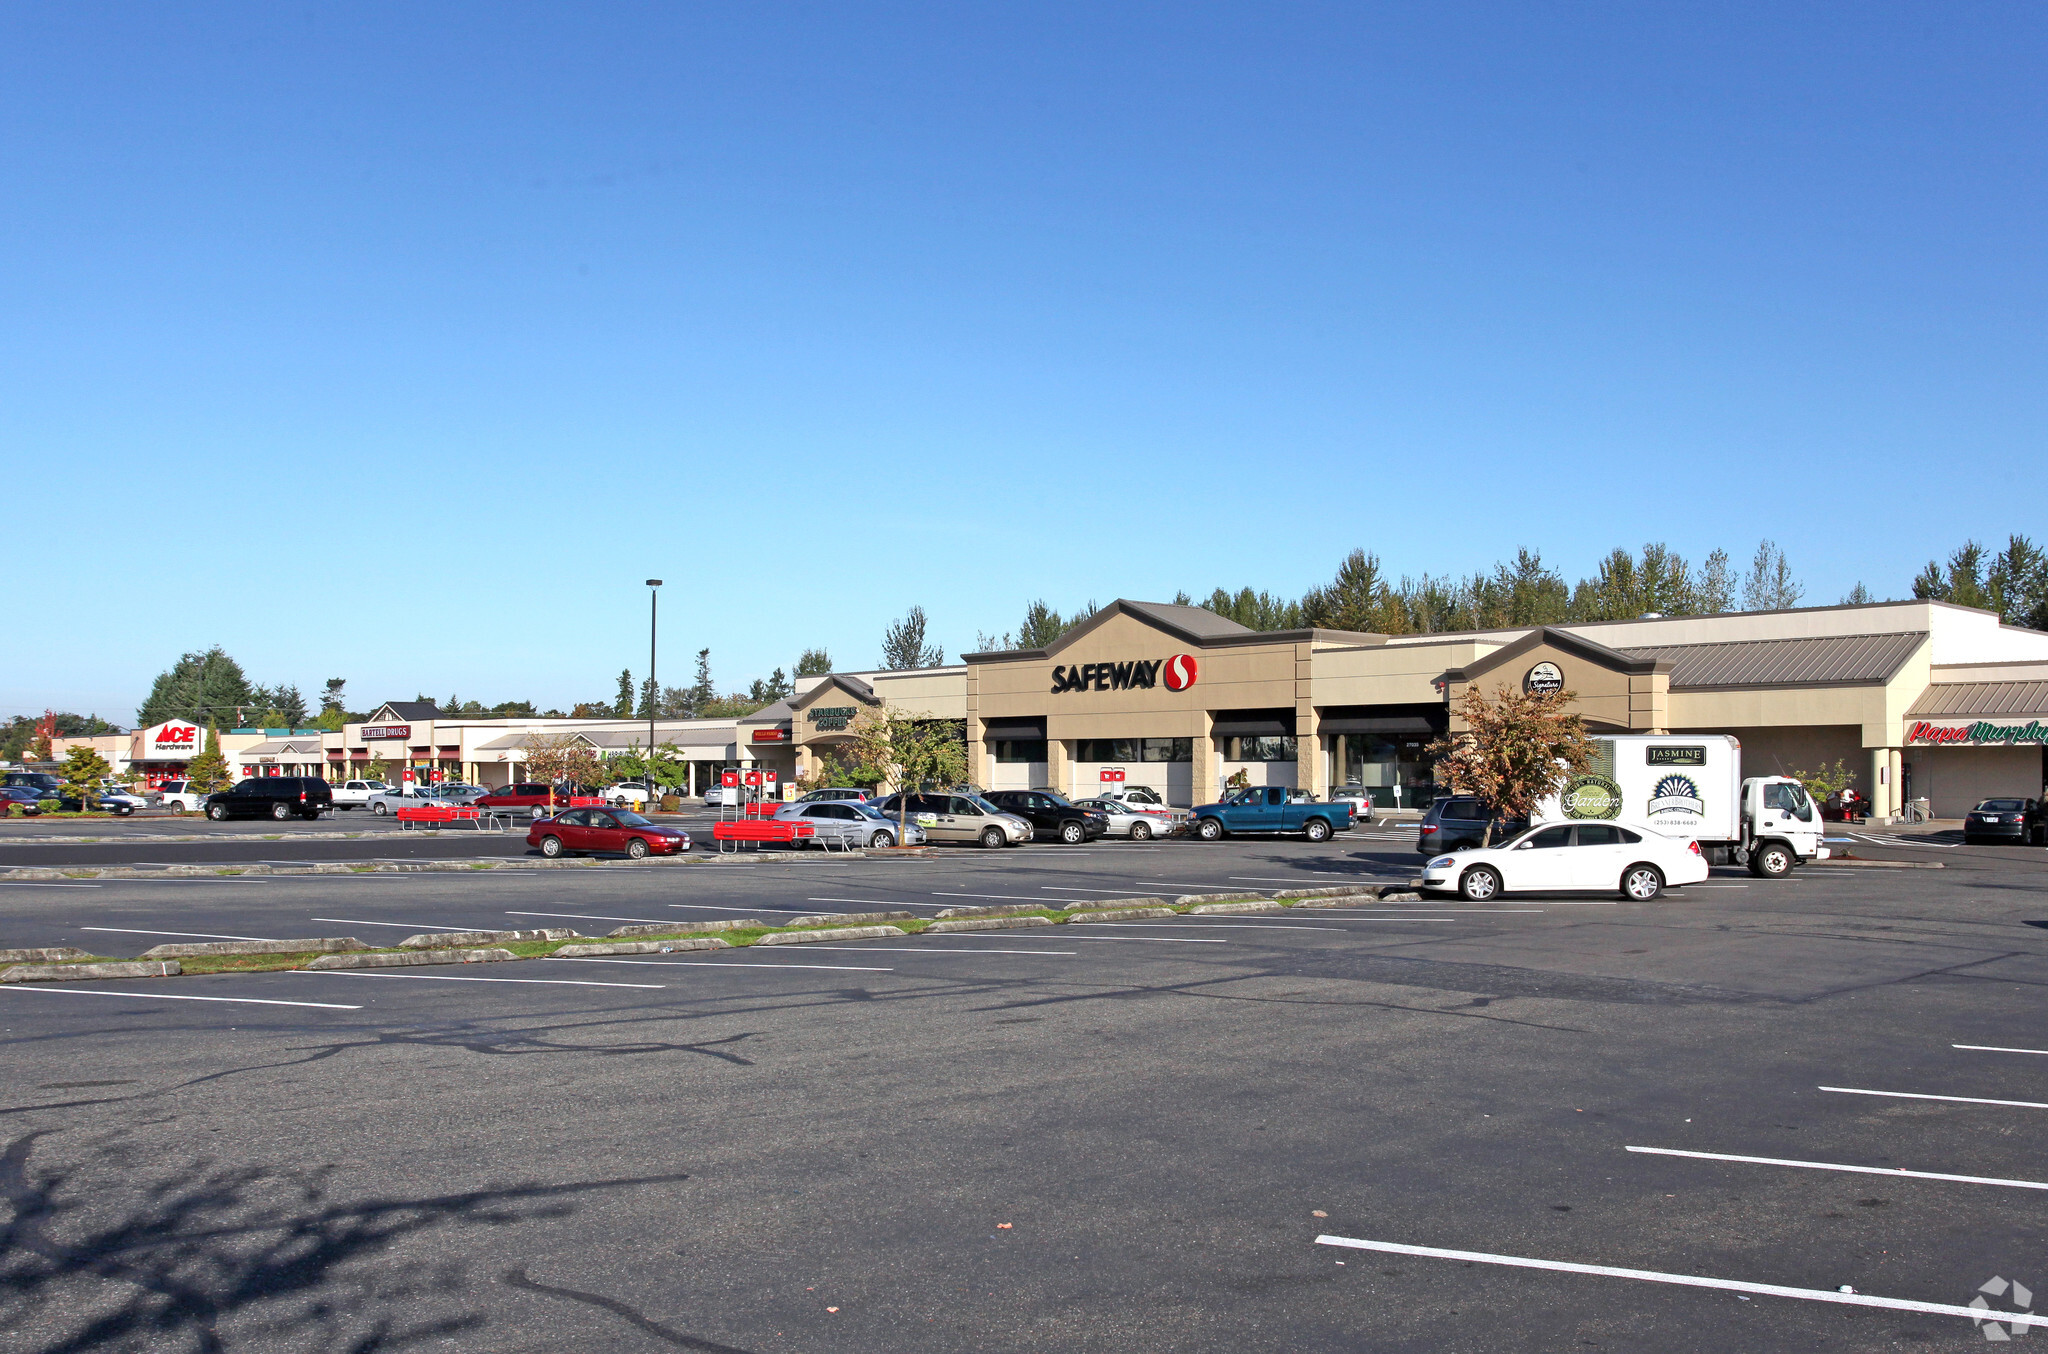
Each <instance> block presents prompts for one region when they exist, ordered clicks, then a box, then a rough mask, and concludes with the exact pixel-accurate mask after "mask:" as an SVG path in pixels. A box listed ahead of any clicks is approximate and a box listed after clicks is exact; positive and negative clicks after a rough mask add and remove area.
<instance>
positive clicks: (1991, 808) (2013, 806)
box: [1977, 799, 2027, 813]
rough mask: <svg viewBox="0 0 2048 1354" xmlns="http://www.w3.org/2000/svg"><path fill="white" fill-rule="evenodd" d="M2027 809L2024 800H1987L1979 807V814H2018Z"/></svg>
mask: <svg viewBox="0 0 2048 1354" xmlns="http://www.w3.org/2000/svg"><path fill="white" fill-rule="evenodd" d="M2026 807H2027V803H2026V801H2025V800H2023V799H1987V800H1985V801H1984V802H1983V803H1982V804H1979V805H1978V806H1977V812H1979V813H2018V812H2020V810H2022V809H2024V808H2026Z"/></svg>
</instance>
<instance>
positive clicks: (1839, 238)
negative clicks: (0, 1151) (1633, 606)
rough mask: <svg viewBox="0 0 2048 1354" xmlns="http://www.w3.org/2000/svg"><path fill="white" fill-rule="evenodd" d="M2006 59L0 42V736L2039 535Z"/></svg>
mask: <svg viewBox="0 0 2048 1354" xmlns="http://www.w3.org/2000/svg"><path fill="white" fill-rule="evenodd" d="M2044 58H2048V10H2044V9H2043V8H2041V7H2040V6H2038V5H2026V4H2003V5H2001V4H1955V5H1940V6H1927V5H1919V4H1916V5H1903V4H1881V3H1880V4H1873V3H1855V4H1838V5H1826V4H1801V5H1785V4H1735V3H1711V4H1697V5H1684V4H1658V5H1640V4H1630V5H1612V6H1603V5H1598V4H1569V5H1565V4H1553V5H1544V4H1530V3H1515V4H1499V5H1473V4H1465V5H1460V4H1454V3H1429V4H1419V3H1418V4H1412V5H1405V6H1376V5H1367V4H1343V5H1329V6H1317V5H1312V4H1271V3H1256V4H1244V5H1225V4H1209V5H1199V6H1187V5H1166V4H1160V5H1152V6H1141V5H1133V4H1117V3H1103V2H1102V0H1093V2H1091V3H1088V4H1077V5H1066V6H1062V5H1059V4H1054V3H1046V2H1045V0H1037V2H1036V3H1031V4H1019V5H1009V6H1005V5H999V4H974V5H958V4H947V5H907V4H906V5H884V4H868V5H855V4H837V5H803V4H762V3H747V4H730V5H690V4H677V3H663V4H644V5H636V4H630V3H609V4H602V5H548V6H521V5H518V4H506V3H493V4H489V5H484V4H475V5H457V4H433V3H418V2H417V0H409V2H408V3H406V4H403V5H386V6H376V5H371V4H351V5H336V4H326V5H306V4H288V3H276V2H275V0H272V2H269V3H263V4H250V5H245V6H234V5H225V4H214V5H206V4H201V5H186V6H163V5H120V4H97V5H95V4H76V5H65V4H29V3H21V4H12V5H8V6H5V7H4V8H0V251H4V252H0V450H4V453H5V467H6V469H5V474H6V484H7V486H8V493H7V496H6V500H5V501H6V506H7V510H8V517H9V518H10V519H11V522H10V525H11V528H12V532H11V534H12V537H13V540H14V543H15V544H16V546H17V550H16V551H15V553H14V557H13V565H14V567H13V569H12V570H11V571H10V592H11V595H12V596H13V597H14V599H15V602H14V605H13V607H12V608H11V624H10V625H9V626H8V631H9V635H8V639H7V641H6V643H5V648H4V652H5V653H6V655H7V658H6V661H5V663H4V664H0V713H8V714H11V713H14V712H17V711H26V710H40V709H41V708H42V707H43V706H44V705H46V704H49V705H55V706H57V707H59V708H72V709H77V710H80V711H86V710H97V711H98V712H100V713H101V714H104V715H106V716H108V717H111V718H114V719H117V720H122V721H126V720H127V719H129V718H132V715H133V711H134V707H135V705H136V703H137V702H138V701H139V699H140V697H141V695H142V694H143V692H144V691H145V690H146V689H147V686H148V683H149V681H150V679H151V677H152V676H153V675H154V674H155V673H156V672H158V671H159V670H160V669H162V668H164V667H165V666H167V665H168V664H169V663H170V662H171V661H172V660H173V659H174V658H175V657H176V655H177V654H178V653H179V652H181V651H183V650H187V649H193V648H199V647H204V646H206V645H209V644H213V643H220V644H223V645H225V646H226V647H227V649H228V650H229V651H230V652H231V653H233V654H234V655H236V656H237V657H238V658H240V659H241V660H242V662H243V663H244V665H245V666H246V667H247V668H248V669H249V671H250V674H251V676H252V677H253V678H255V679H257V680H260V681H275V680H293V681H296V682H298V683H299V685H300V687H301V688H302V689H303V690H305V691H306V692H307V694H308V695H309V696H310V695H312V694H313V693H314V692H315V691H317V689H318V687H319V686H320V683H321V681H322V680H323V679H325V678H327V677H332V676H342V677H346V678H348V679H349V682H350V689H349V694H350V696H351V697H352V700H353V703H355V704H356V705H357V706H358V707H359V708H360V707H364V706H367V705H368V704H371V703H374V702H376V701H379V700H383V699H388V698H392V697H399V698H410V697H411V696H412V695H414V694H415V693H416V692H421V691H424V692H426V693H428V694H430V695H433V696H436V697H441V696H446V695H447V694H449V693H450V692H451V691H452V692H456V693H459V694H460V695H462V696H464V697H466V698H467V697H476V698H480V699H483V700H486V701H497V700H501V699H507V698H510V699H529V700H533V701H535V702H537V703H539V704H541V705H542V706H547V705H562V706H564V707H565V708H566V706H567V705H568V704H569V703H572V702H574V701H576V700H579V699H594V698H598V697H602V696H607V695H609V693H610V692H611V690H612V689H613V686H614V684H615V680H616V675H617V673H618V670H619V669H620V668H621V667H624V666H629V665H630V666H631V667H632V668H633V670H634V672H635V674H636V675H641V674H643V672H644V668H645V662H646V628H647V600H646V589H645V588H644V587H642V586H641V580H642V579H644V578H648V577H662V578H665V579H667V580H668V587H667V588H666V589H665V590H664V601H665V606H664V608H663V650H664V653H665V655H667V658H666V660H665V661H664V664H663V675H664V676H665V677H666V678H667V679H668V680H669V681H671V682H675V681H680V680H681V679H682V678H683V677H684V676H685V663H686V654H687V653H688V652H689V651H693V650H695V649H697V648H699V647H701V646H704V645H709V646H710V647H711V649H712V651H713V658H714V662H715V674H716V676H717V677H718V679H719V682H720V684H721V685H722V686H734V685H743V684H744V682H745V681H746V680H747V679H748V678H751V677H754V676H761V675H766V673H767V671H768V670H769V669H770V668H772V667H774V666H777V665H782V666H788V665H789V663H790V662H791V661H792V660H793V658H794V656H795V654H796V653H797V651H798V650H799V649H801V648H803V647H805V646H809V645H818V646H822V647H825V648H827V649H829V650H830V652H831V654H832V656H833V658H834V659H835V660H836V661H837V663H838V664H839V666H841V667H844V668H849V669H851V668H856V667H861V666H868V665H871V664H873V663H874V662H875V661H876V658H877V653H878V648H879V641H880V636H881V632H882V629H883V627H884V626H885V625H886V624H887V623H888V621H889V620H890V619H892V618H893V617H895V616H898V615H900V614H901V613H902V612H903V611H904V610H905V609H906V608H907V607H908V606H910V605H911V604H913V603H920V604H922V605H923V606H924V607H925V608H926V610H927V611H928V612H929V613H930V614H931V617H932V620H933V625H934V632H933V638H934V639H935V640H936V641H937V642H939V643H940V644H942V645H944V647H945V649H946V651H947V653H948V655H949V656H951V655H953V654H957V653H959V652H961V651H962V650H965V649H971V648H972V647H973V645H974V640H975V635H976V632H977V630H987V631H991V632H999V631H1002V630H1005V629H1009V628H1012V627H1014V626H1015V625H1016V623H1017V620H1018V618H1019V617H1020V615H1021V613H1022V612H1023V609H1024V606H1025V604H1026V603H1027V602H1028V601H1029V600H1030V599H1032V598H1033V597H1040V596H1042V597H1044V598H1046V599H1047V600H1048V601H1049V602H1050V603H1051V604H1052V605H1053V606H1054V607H1056V608H1058V609H1060V610H1063V611H1064V610H1069V609H1071V608H1072V607H1074V606H1075V605H1077V604H1079V603H1082V602H1084V601H1086V600H1087V599H1089V598H1091V597H1092V598H1096V599H1099V600H1102V601H1107V600H1109V599H1110V598H1112V597H1116V596H1127V597H1136V598H1144V599H1155V600H1156V599H1163V598H1170V597H1171V596H1172V595H1173V593H1174V592H1175V591H1177V590H1179V589H1183V588H1185V589H1187V590H1188V591H1190V592H1195V593H1205V592H1206V591H1207V590H1208V589H1210V588H1212V587H1214V586H1216V585H1218V584H1225V585H1228V586H1230V587H1232V588H1236V587H1240V586H1244V585H1247V584H1249V585H1251V586H1254V587H1259V588H1267V589H1272V590H1274V591H1279V592H1286V593H1290V594H1292V593H1298V592H1300V591H1301V590H1302V589H1303V588H1305V587H1308V586H1310V585H1313V584H1317V583H1320V582H1323V581H1326V580H1327V579H1328V577H1329V576H1330V575H1331V573H1332V572H1333V571H1334V569H1335V566H1336V564H1337V562H1338V560H1339V559H1340V558H1341V556H1342V555H1343V554H1344V553H1345V552H1346V551H1348V550H1350V549H1351V548H1353V547H1354V546H1364V547H1366V548H1367V549H1370V550H1373V551H1376V552H1377V553H1378V554H1380V555H1381V556H1382V558H1383V560H1384V561H1385V564H1386V567H1387V568H1388V569H1389V570H1390V571H1391V572H1392V573H1394V574H1396V575H1398V574H1400V573H1403V572H1408V573H1420V572H1423V571H1425V570H1427V571H1430V572H1446V571H1453V572H1458V571H1469V570H1471V569H1474V568H1480V567H1484V566H1487V565H1489V564H1491V563H1492V561H1494V560H1495V559H1497V558H1500V557H1501V556H1503V555H1509V554H1511V553H1512V552H1513V550H1514V549H1515V547H1516V546H1518V545H1530V546H1534V547H1538V548H1540V549H1541V550H1542V551H1543V553H1544V555H1545V557H1546V558H1547V559H1548V560H1550V561H1551V562H1552V563H1554V564H1555V565H1557V566H1558V567H1560V568H1561V569H1562V570H1563V571H1564V572H1565V573H1566V575H1567V577H1572V578H1575V577H1577V576H1578V575H1579V574H1580V573H1581V572H1584V571H1587V570H1589V569H1590V568H1591V566H1592V564H1593V562H1594V560H1595V559H1596V558H1597V557H1598V556H1599V555H1600V554H1602V553H1604V552H1605V551H1606V550H1608V549H1610V548H1612V547H1613V546H1615V545H1627V546H1630V547H1631V548H1639V547H1640V546H1641V545H1642V544H1643V543H1644V542H1645V541H1651V540H1661V541H1665V542H1668V543H1669V544H1670V545H1671V546H1672V547H1674V548H1675V549H1677V550H1679V551H1681V552H1682V553H1684V554H1686V555H1687V556H1688V557H1691V558H1693V559H1695V560H1697V559H1698V558H1699V557H1700V556H1702V555H1704V554H1705V553H1706V552H1707V551H1708V550H1711V549H1712V548H1714V547H1715V546H1717V545H1720V546H1726V547H1727V548H1728V549H1729V550H1730V551H1731V552H1732V553H1733V554H1735V555H1736V556H1737V558H1738V559H1741V558H1743V557H1744V556H1746V554H1747V553H1748V552H1749V551H1750V550H1751V549H1753V548H1754V546H1755V543H1756V541H1757V539H1758V538H1759V537H1764V536H1768V537H1772V538H1774V539H1776V540H1777V541H1778V542H1780V543H1781V544H1782V545H1783V547H1784V548H1785V550H1786V552H1787V553H1788V555H1789V556H1790V558H1791V562H1792V564H1793V566H1794V568H1795V570H1796V571H1797V572H1798V574H1799V575H1800V576H1801V578H1802V579H1803V580H1804V582H1805V583H1806V585H1807V587H1808V589H1809V599H1810V600H1814V601H1820V602H1833V601H1835V600H1837V599H1838V598H1839V597H1840V596H1841V594H1842V593H1844V592H1845V591H1847V590H1848V589H1849V588H1850V587H1851V586H1852V585H1853V584H1854V583H1855V582H1857V581H1858V580H1862V581H1864V582H1866V583H1868V584H1869V585H1870V587H1871V588H1872V590H1873V591H1874V592H1875V593H1876V594H1877V595H1878V596H1879V597H1884V596H1888V595H1891V596H1903V595H1905V594H1906V593H1907V591H1908V587H1909V584H1910V580H1911V578H1912V575H1913V573H1914V572H1915V570H1916V569H1917V568H1918V567H1919V565H1920V564H1921V563H1923V562H1924V561H1925V560H1926V559H1927V558H1928V557H1929V556H1930V555H1932V554H1935V553H1937V552H1938V553H1942V554H1944V555H1945V554H1946V553H1947V551H1948V550H1949V549H1950V548H1951V547H1952V546H1953V545H1955V544H1957V543H1959V542H1960V541H1961V540H1962V539H1963V538H1965V537H1968V536H1976V537H1978V538H1980V539H1996V540H1999V541H2002V540H2003V538H2004V536H2005V535H2006V534H2007V533H2009V532H2014V531H2019V532H2028V533H2032V534H2034V535H2035V536H2036V537H2037V538H2038V537H2040V536H2042V535H2044V534H2048V525H2044V524H2043V523H2042V521H2041V513H2040V503H2041V499H2042V490H2043V487H2044V483H2048V471H2044V463H2043V457H2042V437H2041V432H2042V427H2043V415H2044V412H2048V410H2044V403H2048V369H2044V368H2048V363H2044V356H2048V354H2044V335H2048V329H2044V325H2043V319H2044V315H2043V299H2044V296H2043V293H2044V281H2048V267H2044V257H2043V241H2044V239H2048V233H2044V230H2043V226H2044V224H2048V222H2044V210H2043V208H2044V198H2048V193H2044V177H2043V160H2044V156H2048V115H2044V101H2048V80H2044V79H2043V77H2042V71H2043V69H2044Z"/></svg>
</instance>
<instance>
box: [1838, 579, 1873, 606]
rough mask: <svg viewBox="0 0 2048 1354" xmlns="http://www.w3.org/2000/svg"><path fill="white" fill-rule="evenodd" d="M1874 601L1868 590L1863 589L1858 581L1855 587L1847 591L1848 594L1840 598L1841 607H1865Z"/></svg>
mask: <svg viewBox="0 0 2048 1354" xmlns="http://www.w3.org/2000/svg"><path fill="white" fill-rule="evenodd" d="M1875 600H1877V599H1876V598H1874V597H1872V596H1871V595H1870V589H1869V588H1866V587H1864V586H1863V584H1862V582H1861V580H1858V582H1857V584H1856V586H1855V587H1853V588H1851V589H1849V591H1848V594H1847V595H1846V596H1844V597H1843V598H1842V605H1843V606H1865V605H1868V604H1869V603H1871V602H1873V601H1875Z"/></svg>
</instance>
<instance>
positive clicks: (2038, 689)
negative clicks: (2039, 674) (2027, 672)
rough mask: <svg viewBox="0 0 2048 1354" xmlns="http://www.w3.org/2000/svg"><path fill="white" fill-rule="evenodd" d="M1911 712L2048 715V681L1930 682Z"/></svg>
mask: <svg viewBox="0 0 2048 1354" xmlns="http://www.w3.org/2000/svg"><path fill="white" fill-rule="evenodd" d="M1906 713H1907V714H1909V715H1919V716H1922V717H1923V718H1924V717H1927V716H1930V715H2048V682H1948V683H1944V684H1943V685H1941V686H1930V687H1928V688H1927V691H1926V694H1924V695H1922V696H1921V697H1920V699H1919V700H1916V701H1914V702H1913V708H1912V709H1910V710H1908V711H1907V712H1906Z"/></svg>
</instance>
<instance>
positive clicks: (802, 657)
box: [796, 649, 832, 677]
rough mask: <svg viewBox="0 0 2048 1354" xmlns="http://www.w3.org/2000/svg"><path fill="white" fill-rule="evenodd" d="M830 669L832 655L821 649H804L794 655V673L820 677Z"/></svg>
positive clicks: (802, 675)
mask: <svg viewBox="0 0 2048 1354" xmlns="http://www.w3.org/2000/svg"><path fill="white" fill-rule="evenodd" d="M830 671H832V655H831V654H829V653H826V652H825V651H824V650H823V649H805V650H804V651H803V652H802V653H800V654H798V655H797V656H796V675H797V676H799V677H821V676H823V675H824V674H826V673H828V672H830Z"/></svg>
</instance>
